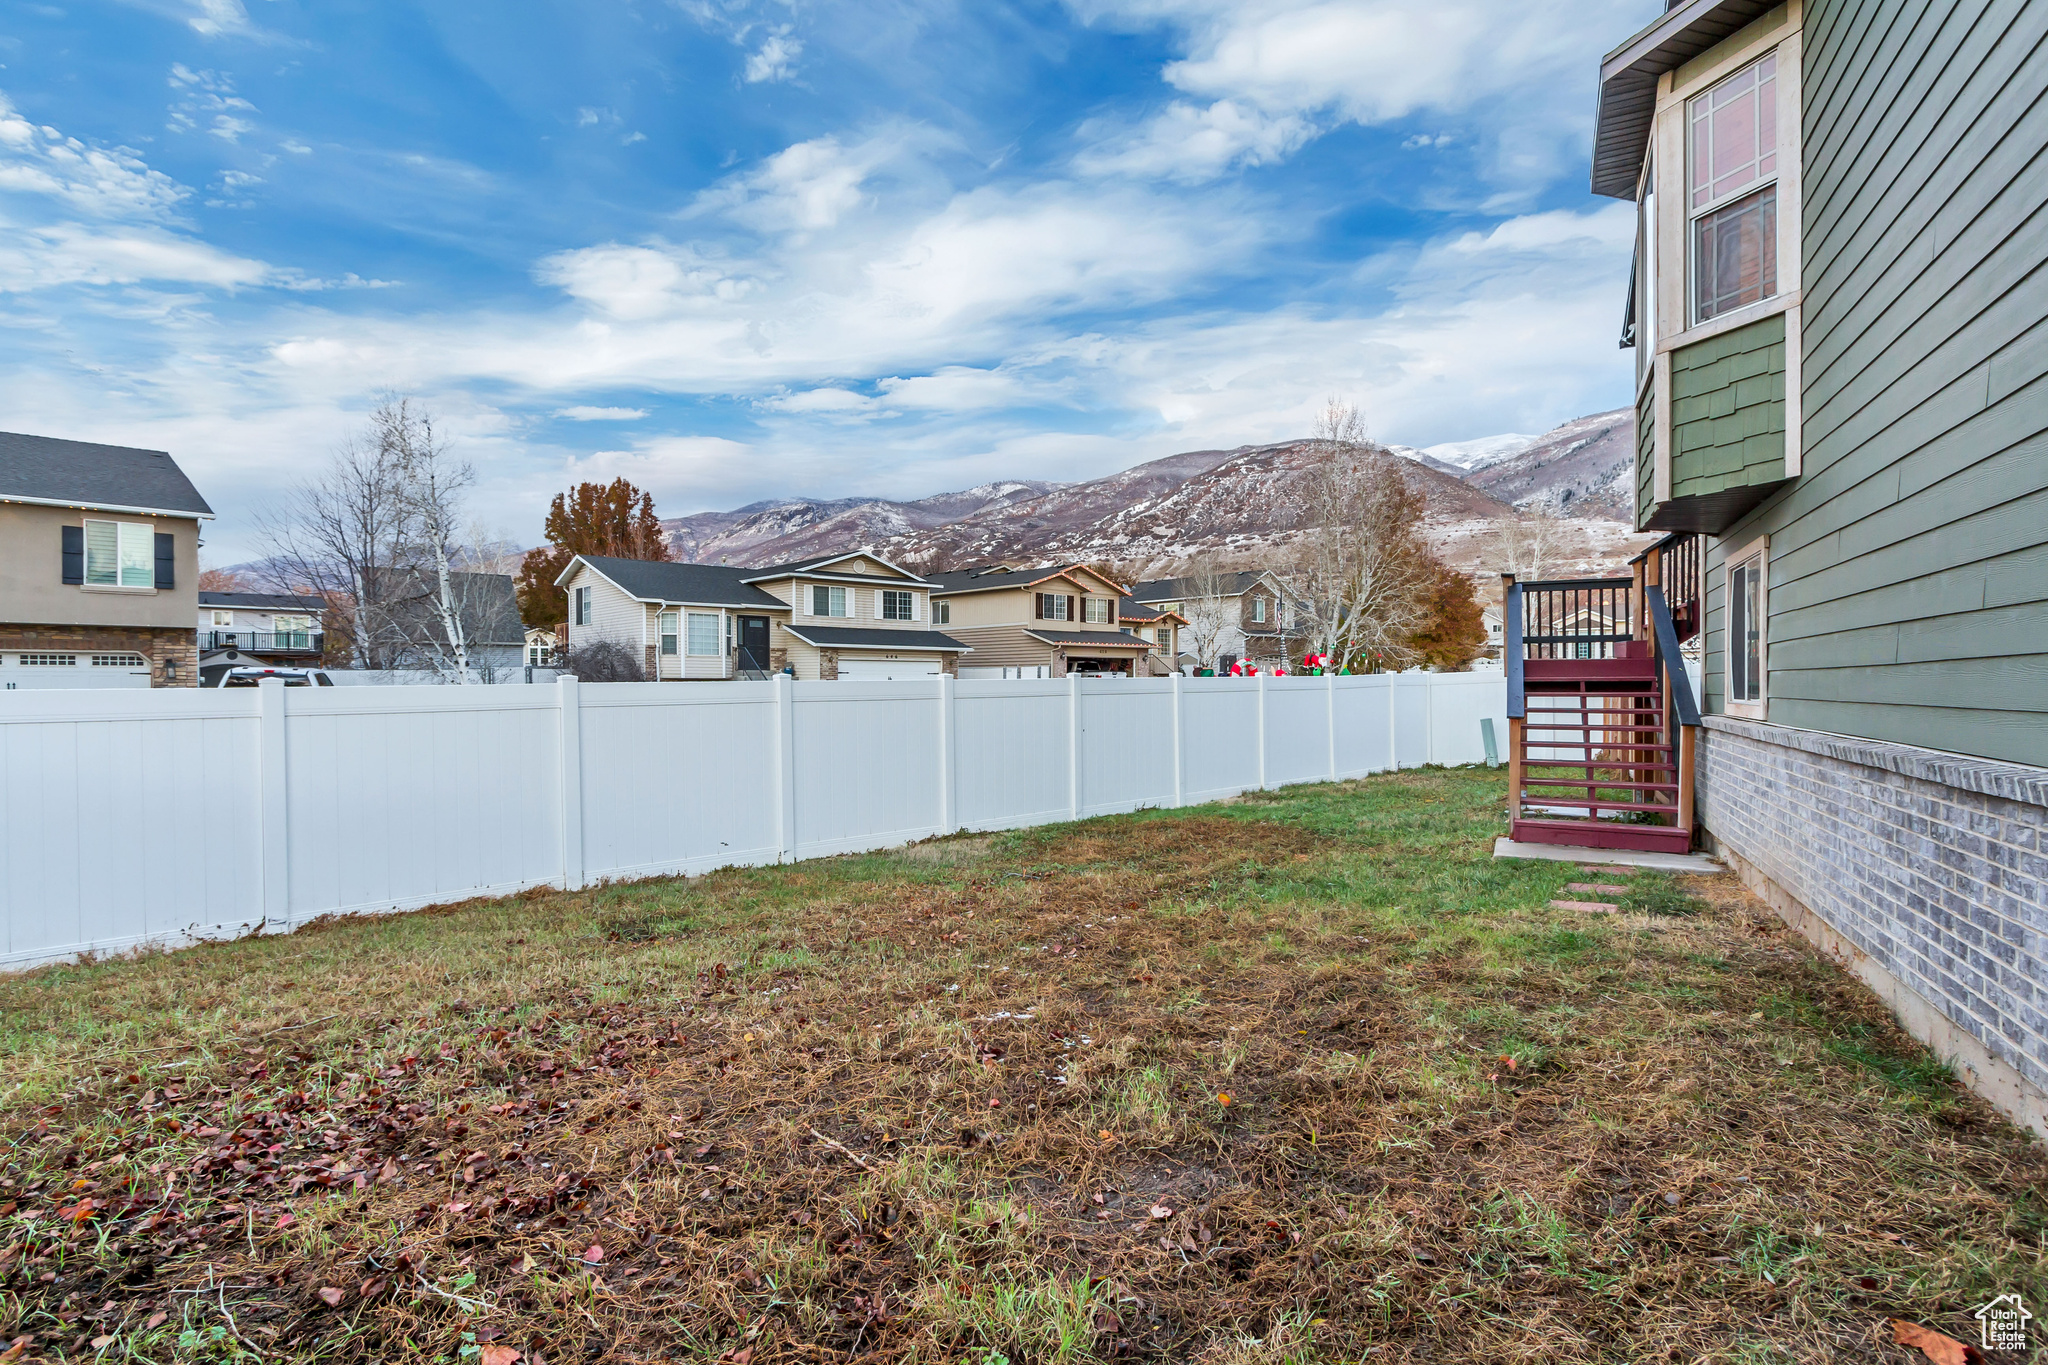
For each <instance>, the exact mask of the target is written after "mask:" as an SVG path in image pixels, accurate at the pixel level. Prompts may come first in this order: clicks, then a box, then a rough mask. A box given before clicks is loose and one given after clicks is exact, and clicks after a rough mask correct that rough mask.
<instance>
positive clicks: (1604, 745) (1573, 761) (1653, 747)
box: [1522, 739, 1671, 767]
mask: <svg viewBox="0 0 2048 1365" xmlns="http://www.w3.org/2000/svg"><path fill="white" fill-rule="evenodd" d="M1531 749H1599V750H1601V751H1602V752H1614V753H1619V752H1621V751H1622V750H1624V749H1635V750H1638V751H1641V752H1646V753H1658V754H1668V753H1670V752H1671V746H1670V745H1669V744H1610V743H1608V742H1607V741H1606V740H1604V739H1594V740H1585V739H1544V740H1538V741H1536V742H1535V743H1533V744H1524V745H1523V746H1522V757H1523V759H1524V760H1525V761H1527V762H1530V763H1534V764H1536V765H1537V766H1539V767H1541V766H1543V765H1545V764H1551V765H1555V764H1558V763H1569V764H1570V765H1572V766H1573V767H1579V766H1580V765H1582V764H1584V763H1585V762H1586V760H1585V759H1580V758H1554V759H1542V758H1530V757H1529V750H1531ZM1595 761H1597V760H1595Z"/></svg>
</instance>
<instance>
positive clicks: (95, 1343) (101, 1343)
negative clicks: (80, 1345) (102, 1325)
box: [92, 1333, 114, 1351]
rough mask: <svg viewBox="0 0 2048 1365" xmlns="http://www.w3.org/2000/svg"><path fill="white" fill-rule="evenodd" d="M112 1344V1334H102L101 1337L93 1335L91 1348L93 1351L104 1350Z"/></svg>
mask: <svg viewBox="0 0 2048 1365" xmlns="http://www.w3.org/2000/svg"><path fill="white" fill-rule="evenodd" d="M113 1344H114V1337H113V1335H112V1334H111V1333H109V1334H108V1335H106V1336H103V1337H94V1338H93V1339H92V1348H93V1349H94V1350H95V1351H104V1350H106V1349H107V1348H108V1347H109V1346H112V1345H113Z"/></svg>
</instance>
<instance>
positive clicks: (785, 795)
mask: <svg viewBox="0 0 2048 1365" xmlns="http://www.w3.org/2000/svg"><path fill="white" fill-rule="evenodd" d="M774 688H775V849H776V852H775V858H776V861H777V862H786V863H793V862H795V861H796V690H795V683H794V681H793V680H792V679H791V678H790V676H789V675H788V674H787V673H777V674H776V675H775V682H774Z"/></svg>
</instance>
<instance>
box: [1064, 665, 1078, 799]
mask: <svg viewBox="0 0 2048 1365" xmlns="http://www.w3.org/2000/svg"><path fill="white" fill-rule="evenodd" d="M1067 818H1068V819H1069V820H1078V819H1080V818H1081V675H1080V674H1079V673H1075V672H1071V671H1069V672H1068V674H1067Z"/></svg>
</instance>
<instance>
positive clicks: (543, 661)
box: [526, 640, 551, 668]
mask: <svg viewBox="0 0 2048 1365" xmlns="http://www.w3.org/2000/svg"><path fill="white" fill-rule="evenodd" d="M550 660H551V655H550V654H549V652H548V647H547V646H546V645H545V644H543V643H541V642H540V641H538V640H536V641H534V642H533V643H532V644H530V645H528V646H527V647H526V662H527V663H529V664H531V665H532V666H533V667H535V668H546V667H547V666H548V664H549V662H550Z"/></svg>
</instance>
